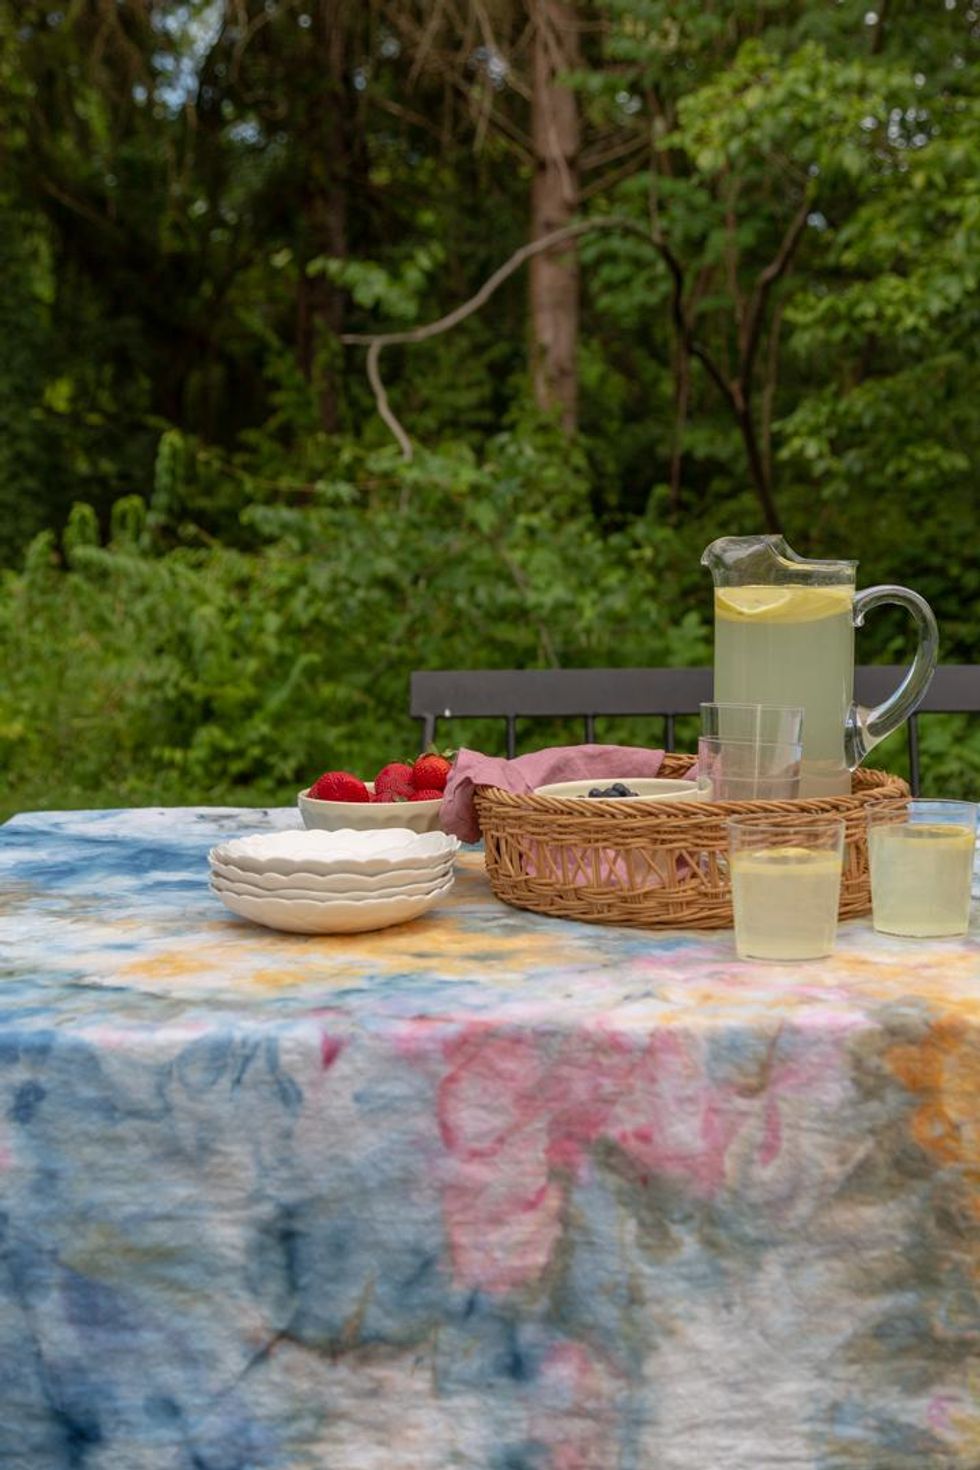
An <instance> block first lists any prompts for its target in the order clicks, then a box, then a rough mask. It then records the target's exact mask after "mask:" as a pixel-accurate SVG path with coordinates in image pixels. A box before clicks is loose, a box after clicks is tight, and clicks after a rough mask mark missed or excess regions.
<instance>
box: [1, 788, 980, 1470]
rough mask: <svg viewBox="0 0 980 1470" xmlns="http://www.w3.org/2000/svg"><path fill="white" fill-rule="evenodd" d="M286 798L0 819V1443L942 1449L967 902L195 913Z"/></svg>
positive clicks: (958, 1347) (978, 970)
mask: <svg viewBox="0 0 980 1470" xmlns="http://www.w3.org/2000/svg"><path fill="white" fill-rule="evenodd" d="M294 822H295V817H294V815H293V814H292V813H289V812H272V813H265V812H254V811H252V812H232V811H222V810H207V811H194V810H182V811H139V812H117V813H112V812H98V813H75V814H61V815H50V814H34V815H30V816H23V817H19V818H16V819H15V820H14V821H12V822H11V823H9V824H8V825H7V826H6V827H4V828H3V829H2V830H0V946H2V948H0V968H2V989H0V1011H2V1014H0V1466H2V1467H3V1470H253V1467H254V1470H452V1467H472V1470H913V1467H914V1470H924V1467H936V1470H940V1467H941V1470H977V1467H978V1466H980V1294H978V1277H980V945H978V941H977V936H976V935H971V937H970V938H969V939H967V940H961V941H952V940H951V941H945V942H940V941H925V942H922V943H920V944H918V945H915V946H913V945H911V944H906V943H902V942H900V941H897V940H889V939H885V938H882V937H880V936H877V935H875V934H873V933H872V932H871V930H870V928H869V926H868V925H867V924H866V923H855V924H848V925H845V926H844V927H843V929H842V931H841V937H840V946H839V952H838V954H837V956H836V957H835V958H834V959H833V960H832V961H827V962H826V963H821V964H815V965H809V966H798V967H791V966H785V967H784V966H767V967H762V966H752V965H747V964H740V963H738V962H737V961H736V960H735V959H734V958H733V956H732V951H731V936H730V935H729V934H724V933H723V934H711V935H696V934H671V935H652V934H646V933H642V932H636V931H627V930H620V929H611V928H610V929H606V928H601V927H599V928H597V927H586V926H580V925H575V924H569V923H563V922H561V921H556V920H546V919H541V918H537V917H535V916H533V915H529V914H524V913H521V912H518V911H516V910H512V909H508V908H505V907H503V906H502V905H500V904H498V903H497V902H496V901H495V900H494V899H493V898H492V897H491V895H490V893H489V890H488V888H487V886H486V880H485V878H484V876H483V874H482V870H481V860H480V858H479V855H478V854H477V853H475V852H474V853H467V854H466V855H465V856H464V858H463V860H462V862H461V874H460V879H459V881H458V883H457V885H456V888H455V890H454V891H453V894H452V895H451V897H450V900H449V901H448V902H446V903H445V905H444V906H443V907H442V908H440V909H439V910H437V911H435V912H434V913H433V914H432V915H431V916H429V917H426V918H425V919H424V920H421V921H419V922H417V923H415V924H412V925H408V926H405V927H402V928H399V929H394V930H389V931H387V932H383V933H378V934H372V935H365V936H355V937H344V938H299V937H290V936H285V935H277V934H273V933H270V932H266V931H263V930H261V929H258V928H253V927H251V926H249V925H247V924H245V923H242V922H239V921H238V920H235V919H233V918H232V917H231V916H230V915H229V914H227V913H226V912H225V911H224V910H223V909H222V908H221V906H220V905H219V904H218V903H217V902H216V900H214V899H213V898H212V897H211V896H210V895H209V893H208V889H207V886H206V862H205V854H206V852H207V849H208V847H209V846H210V844H211V843H212V842H213V841H214V840H215V839H216V838H217V837H218V836H219V834H220V835H223V836H228V835H230V834H233V833H237V832H244V831H249V830H258V829H261V828H267V827H269V826H270V825H272V826H282V825H293V824H294Z"/></svg>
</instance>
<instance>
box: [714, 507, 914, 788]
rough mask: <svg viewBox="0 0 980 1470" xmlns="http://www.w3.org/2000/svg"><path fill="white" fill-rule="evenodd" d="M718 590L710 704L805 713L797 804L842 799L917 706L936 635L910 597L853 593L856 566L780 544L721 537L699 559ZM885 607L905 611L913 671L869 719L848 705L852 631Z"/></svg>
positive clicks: (877, 590)
mask: <svg viewBox="0 0 980 1470" xmlns="http://www.w3.org/2000/svg"><path fill="white" fill-rule="evenodd" d="M701 564H702V566H706V567H708V569H709V570H710V572H711V575H712V577H713V578H714V582H715V700H716V701H718V702H719V703H733V704H746V703H751V704H782V705H802V707H803V709H804V716H803V765H802V768H801V776H800V796H809V797H814V796H840V795H844V794H846V793H848V792H849V791H850V789H851V774H850V773H851V771H853V770H854V768H855V767H856V766H858V765H860V763H861V761H862V760H863V759H864V757H865V756H866V755H867V753H868V751H869V750H870V749H871V747H872V746H873V745H877V743H878V741H879V740H883V739H884V737H885V736H886V735H889V734H890V733H891V732H892V730H894V729H895V728H896V727H897V726H898V725H900V724H901V723H902V721H903V720H906V719H908V717H909V715H910V714H911V713H912V711H913V710H914V709H915V707H916V705H917V704H918V703H919V701H920V699H921V698H922V696H923V694H925V692H926V689H927V687H928V685H929V680H930V679H931V678H932V673H933V670H934V668H935V667H936V656H937V653H938V650H939V630H938V629H937V627H936V619H935V617H934V616H933V613H932V609H931V608H930V606H929V604H928V603H927V602H926V601H925V599H924V598H922V597H920V596H919V594H918V593H917V592H910V591H909V589H908V588H907V587H869V588H867V589H866V590H865V591H864V592H855V589H854V582H855V572H856V570H857V562H856V561H808V560H807V559H806V557H802V556H797V554H796V552H795V551H791V550H790V548H789V547H788V546H787V544H786V542H785V540H784V539H783V537H782V536H722V537H721V538H720V540H718V541H712V543H711V545H710V546H708V547H707V548H706V549H705V552H704V554H703V556H702V557H701ZM883 602H894V603H898V604H899V605H900V606H901V607H906V608H908V610H909V612H910V613H911V614H912V616H913V618H914V619H915V622H916V626H917V629H918V634H919V646H918V648H917V649H916V654H915V658H914V660H913V662H912V666H911V668H910V669H909V671H908V673H907V674H906V675H905V678H904V679H903V680H902V682H901V683H900V684H899V686H898V688H897V689H896V690H895V692H894V694H892V695H891V696H890V698H888V699H886V700H885V702H884V703H883V704H879V705H877V706H876V708H874V709H864V708H863V707H862V706H861V705H856V704H855V703H854V629H855V628H859V627H860V626H861V624H862V623H863V621H864V616H865V613H867V612H868V610H869V609H870V608H872V607H877V606H878V605H879V604H880V603H883Z"/></svg>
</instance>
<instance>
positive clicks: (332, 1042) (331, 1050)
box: [320, 1031, 344, 1072]
mask: <svg viewBox="0 0 980 1470" xmlns="http://www.w3.org/2000/svg"><path fill="white" fill-rule="evenodd" d="M343 1049H344V1043H343V1041H342V1040H341V1038H340V1037H339V1036H328V1035H327V1033H326V1031H324V1032H323V1034H322V1035H321V1037H320V1061H321V1062H322V1064H323V1070H324V1071H325V1072H327V1071H329V1070H330V1068H331V1067H332V1066H333V1064H334V1062H335V1061H336V1060H337V1058H338V1057H339V1056H340V1053H341V1052H342V1051H343Z"/></svg>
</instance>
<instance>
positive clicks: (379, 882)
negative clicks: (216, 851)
mask: <svg viewBox="0 0 980 1470" xmlns="http://www.w3.org/2000/svg"><path fill="white" fill-rule="evenodd" d="M452 870H453V857H452V854H451V853H450V854H449V856H448V857H446V858H443V859H441V860H440V861H438V862H435V863H433V864H432V865H431V866H428V865H426V864H424V863H422V862H421V861H420V864H419V866H418V867H417V868H395V869H394V870H393V871H391V872H384V873H362V872H350V873H329V874H327V875H326V876H324V875H323V874H320V873H310V872H302V871H299V872H294V873H258V872H255V871H254V870H253V869H250V868H239V867H236V866H235V865H234V864H233V863H219V862H214V863H212V864H211V879H212V881H213V882H216V881H217V880H218V879H219V878H220V879H221V881H222V882H223V883H225V884H226V885H229V884H230V885H231V887H233V888H236V887H244V888H253V889H258V890H259V891H260V892H262V893H268V894H270V895H271V896H273V897H275V895H276V894H277V893H281V892H282V891H283V890H284V889H286V888H306V889H313V890H314V891H315V892H317V893H330V894H334V895H337V894H347V893H349V894H351V895H352V896H353V895H354V894H359V893H362V894H367V895H368V896H369V897H374V898H381V897H382V896H383V895H384V894H385V893H388V892H391V891H392V890H396V891H399V892H400V891H401V890H402V889H404V888H407V887H408V886H409V884H415V883H432V884H438V883H443V882H445V880H446V879H447V878H448V877H449V875H450V874H451V873H452Z"/></svg>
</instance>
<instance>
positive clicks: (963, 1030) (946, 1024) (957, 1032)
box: [887, 1017, 980, 1273]
mask: <svg viewBox="0 0 980 1470" xmlns="http://www.w3.org/2000/svg"><path fill="white" fill-rule="evenodd" d="M887 1061H888V1065H889V1067H890V1068H891V1070H892V1072H893V1073H894V1074H895V1076H896V1077H898V1079H899V1080H900V1081H901V1082H902V1083H903V1085H904V1086H905V1087H906V1088H907V1089H908V1090H909V1092H910V1093H912V1094H914V1095H915V1096H916V1097H918V1098H919V1099H920V1101H919V1103H918V1106H917V1107H916V1108H915V1110H914V1112H913V1114H912V1123H911V1132H912V1136H913V1138H914V1139H915V1141H916V1143H917V1144H918V1145H919V1146H920V1148H922V1149H924V1150H925V1151H926V1153H928V1154H931V1155H932V1157H933V1158H934V1159H935V1160H936V1161H937V1163H939V1164H941V1165H943V1166H945V1167H953V1168H955V1169H957V1170H958V1171H959V1173H960V1175H961V1177H962V1179H963V1182H964V1185H965V1187H966V1189H967V1191H968V1196H969V1209H970V1212H971V1214H972V1215H973V1216H974V1218H975V1219H976V1220H977V1221H980V1032H978V1031H977V1028H976V1027H975V1026H971V1025H969V1024H968V1023H967V1022H966V1021H964V1020H962V1019H961V1018H959V1017H945V1018H943V1019H942V1020H940V1021H937V1022H935V1023H934V1024H933V1025H932V1026H930V1028H929V1030H928V1032H927V1033H926V1034H925V1036H924V1037H923V1038H922V1040H920V1041H918V1042H915V1043H911V1044H905V1045H901V1046H894V1047H892V1048H891V1049H890V1050H889V1051H888V1053H887ZM977 1271H978V1273H980V1256H978V1260H977Z"/></svg>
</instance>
